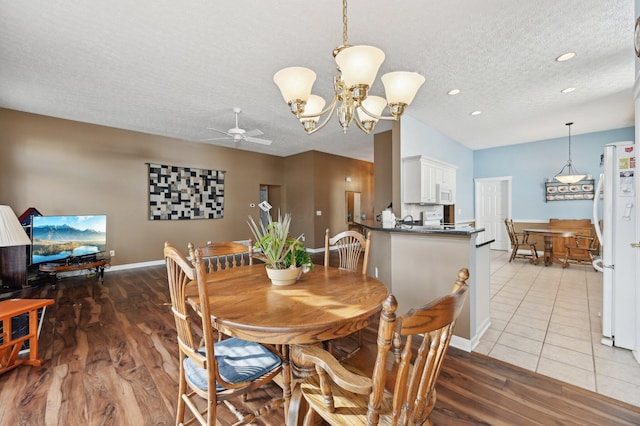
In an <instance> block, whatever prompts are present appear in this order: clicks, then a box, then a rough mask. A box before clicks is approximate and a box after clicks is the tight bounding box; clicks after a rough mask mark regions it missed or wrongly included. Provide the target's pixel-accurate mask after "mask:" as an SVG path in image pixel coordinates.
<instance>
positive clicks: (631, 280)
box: [593, 142, 640, 350]
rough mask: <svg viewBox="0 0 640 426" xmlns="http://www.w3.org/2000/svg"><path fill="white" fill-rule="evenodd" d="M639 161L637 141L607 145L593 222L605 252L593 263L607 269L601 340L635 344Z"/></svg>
mask: <svg viewBox="0 0 640 426" xmlns="http://www.w3.org/2000/svg"><path fill="white" fill-rule="evenodd" d="M635 163H636V153H635V145H634V144H633V142H615V143H610V144H607V145H605V147H604V155H603V172H602V174H601V175H600V179H599V181H598V184H597V187H596V192H595V194H596V195H595V197H594V204H593V223H594V224H595V228H596V233H597V234H598V238H599V239H600V244H601V246H602V250H601V257H600V258H599V259H596V260H595V261H594V262H593V267H594V268H595V269H596V270H598V271H600V272H602V273H603V277H602V286H603V288H602V340H601V342H602V343H603V344H605V345H608V346H612V345H613V346H617V347H621V348H626V349H632V350H633V349H635V336H636V330H635V327H636V323H637V322H636V315H638V314H640V307H638V306H637V302H636V291H639V290H640V287H639V286H638V280H637V279H636V277H635V271H636V262H635V259H636V257H635V252H634V249H633V248H632V247H631V245H630V244H631V243H634V242H635V235H636V226H637V225H636V218H637V216H638V212H637V206H636V205H635V200H636V193H635V191H636V189H635V184H634V182H635V180H634V174H635V169H636V164H635ZM601 191H602V198H601V197H600V196H599V195H600V193H601ZM601 219H602V230H601V229H600V226H599V223H600V220H601Z"/></svg>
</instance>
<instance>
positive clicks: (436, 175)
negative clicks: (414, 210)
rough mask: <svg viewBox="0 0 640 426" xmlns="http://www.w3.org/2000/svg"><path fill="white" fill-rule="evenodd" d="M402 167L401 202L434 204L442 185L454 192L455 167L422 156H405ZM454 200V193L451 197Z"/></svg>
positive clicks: (436, 201)
mask: <svg viewBox="0 0 640 426" xmlns="http://www.w3.org/2000/svg"><path fill="white" fill-rule="evenodd" d="M402 167H403V181H402V185H403V200H402V202H403V203H424V204H436V203H438V202H439V199H438V194H437V190H438V189H439V188H440V187H441V186H443V187H448V188H449V189H451V191H452V193H453V194H455V188H456V167H455V166H452V165H450V164H447V163H443V162H441V161H437V160H432V159H430V158H427V157H423V156H415V157H406V158H404V159H403V161H402ZM453 200H455V195H454V197H453Z"/></svg>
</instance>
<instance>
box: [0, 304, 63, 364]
mask: <svg viewBox="0 0 640 426" xmlns="http://www.w3.org/2000/svg"><path fill="white" fill-rule="evenodd" d="M53 303H54V300H53V299H9V300H3V301H1V302H0V322H2V334H0V337H1V341H0V374H2V373H4V372H6V371H8V370H11V369H12V368H14V367H17V366H18V365H21V364H27V365H35V366H41V365H42V364H43V362H44V361H43V360H42V359H41V358H38V334H39V332H40V324H38V309H40V308H43V312H42V315H41V317H40V318H41V321H42V319H43V318H44V314H45V310H46V307H47V306H49V305H53ZM25 313H28V314H29V330H28V332H27V333H26V334H25V335H24V336H20V337H16V338H15V339H14V338H13V330H12V327H11V319H12V318H13V317H16V316H18V315H22V314H25ZM27 340H28V341H29V358H18V354H19V353H20V348H22V345H23V344H24V342H25V341H27Z"/></svg>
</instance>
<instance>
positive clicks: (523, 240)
mask: <svg viewBox="0 0 640 426" xmlns="http://www.w3.org/2000/svg"><path fill="white" fill-rule="evenodd" d="M504 224H505V226H506V227H507V234H509V240H510V241H511V256H509V262H511V261H512V260H513V259H515V258H516V257H519V258H523V259H529V262H531V263H535V264H536V265H537V264H538V251H537V250H536V245H535V243H530V242H528V241H527V237H528V236H527V235H526V234H522V233H518V232H516V228H515V226H514V225H513V220H511V219H505V220H504ZM526 246H528V247H529V248H528V249H525V248H524V247H526Z"/></svg>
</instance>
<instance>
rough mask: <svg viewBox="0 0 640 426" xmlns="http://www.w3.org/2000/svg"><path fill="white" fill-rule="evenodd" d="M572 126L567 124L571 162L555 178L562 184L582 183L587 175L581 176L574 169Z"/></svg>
mask: <svg viewBox="0 0 640 426" xmlns="http://www.w3.org/2000/svg"><path fill="white" fill-rule="evenodd" d="M572 124H573V123H566V124H565V125H566V126H567V127H569V160H568V161H567V164H565V165H564V167H563V168H562V169H561V170H560V171H559V172H558V174H557V175H555V176H554V179H555V180H557V181H558V182H562V183H576V182H580V181H581V180H582V179H584V178H585V175H581V174H579V173H578V172H577V171H576V169H575V168H574V167H573V163H572V162H571V125H572ZM565 169H566V170H567V172H566V173H564V174H563V172H564V171H565Z"/></svg>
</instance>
